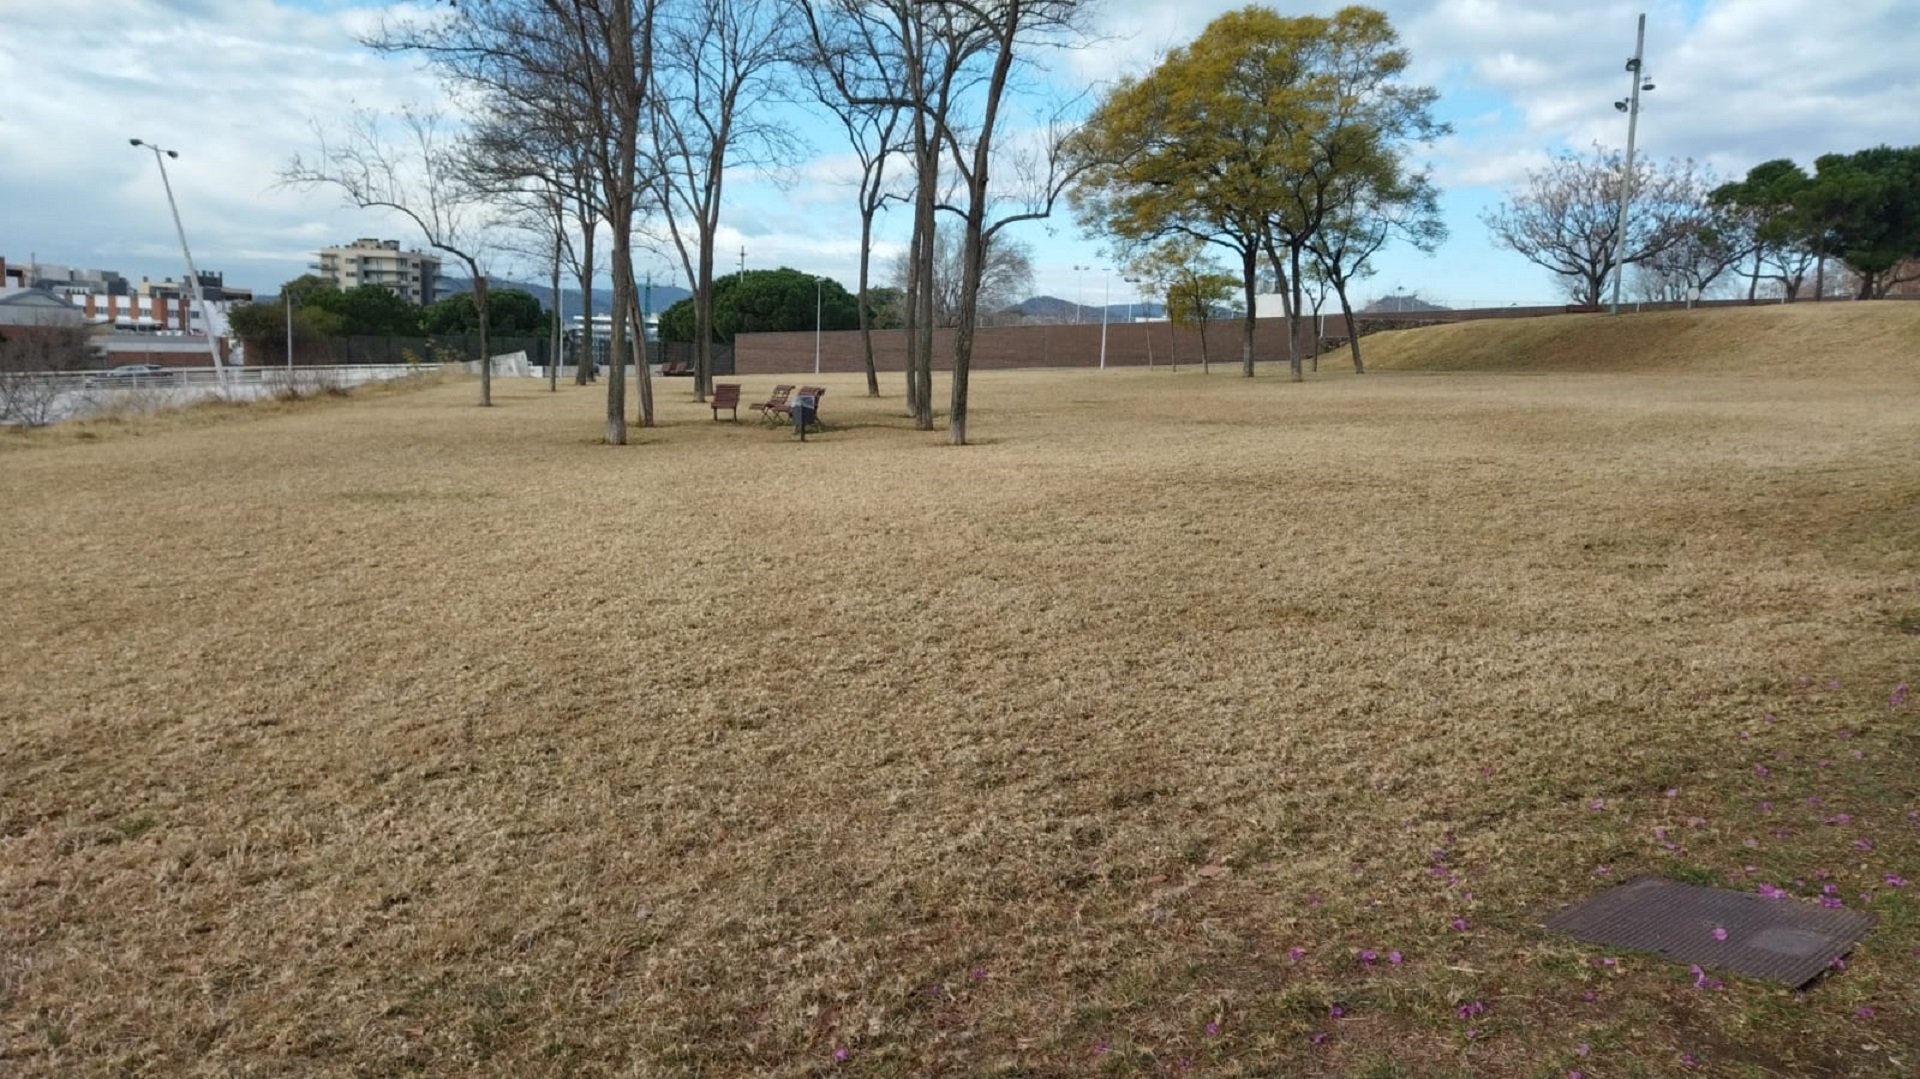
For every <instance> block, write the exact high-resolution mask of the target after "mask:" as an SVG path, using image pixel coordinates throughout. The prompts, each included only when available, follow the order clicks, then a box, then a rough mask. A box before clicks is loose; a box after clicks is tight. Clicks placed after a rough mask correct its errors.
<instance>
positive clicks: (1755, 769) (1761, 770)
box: [1753, 764, 1773, 779]
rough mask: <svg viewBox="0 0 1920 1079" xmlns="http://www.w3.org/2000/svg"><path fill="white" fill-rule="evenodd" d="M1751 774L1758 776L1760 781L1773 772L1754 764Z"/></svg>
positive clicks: (1762, 765)
mask: <svg viewBox="0 0 1920 1079" xmlns="http://www.w3.org/2000/svg"><path fill="white" fill-rule="evenodd" d="M1753 774H1754V775H1757V776H1759V777H1760V778H1761V779H1765V778H1767V777H1768V776H1770V775H1772V774H1773V770H1772V769H1770V768H1768V767H1767V766H1766V765H1764V764H1756V765H1754V766H1753Z"/></svg>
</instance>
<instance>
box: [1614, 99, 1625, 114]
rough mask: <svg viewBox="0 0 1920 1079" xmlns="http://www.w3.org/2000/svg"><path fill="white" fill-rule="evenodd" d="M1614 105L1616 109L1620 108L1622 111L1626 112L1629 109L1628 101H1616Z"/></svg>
mask: <svg viewBox="0 0 1920 1079" xmlns="http://www.w3.org/2000/svg"><path fill="white" fill-rule="evenodd" d="M1613 107H1614V108H1616V109H1619V110H1620V111H1621V112H1625V111H1627V103H1626V102H1624V101H1616V102H1614V103H1613Z"/></svg>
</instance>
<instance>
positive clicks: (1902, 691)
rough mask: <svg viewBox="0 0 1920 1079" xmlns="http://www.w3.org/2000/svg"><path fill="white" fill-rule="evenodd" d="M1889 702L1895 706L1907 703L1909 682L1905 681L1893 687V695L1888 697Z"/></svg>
mask: <svg viewBox="0 0 1920 1079" xmlns="http://www.w3.org/2000/svg"><path fill="white" fill-rule="evenodd" d="M1887 703H1888V704H1890V705H1893V706H1894V707H1895V708H1898V707H1900V706H1901V705H1903V704H1905V703H1907V684H1906V683H1905V682H1902V683H1900V684H1899V685H1897V686H1895V687H1893V695H1892V696H1891V697H1888V698H1887Z"/></svg>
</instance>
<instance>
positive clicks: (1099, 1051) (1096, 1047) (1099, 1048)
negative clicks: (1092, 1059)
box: [1093, 1038, 1113, 1057]
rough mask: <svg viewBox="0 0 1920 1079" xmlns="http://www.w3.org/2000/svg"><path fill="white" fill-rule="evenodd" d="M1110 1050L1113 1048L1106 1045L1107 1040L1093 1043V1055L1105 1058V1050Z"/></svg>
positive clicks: (1102, 1039) (1103, 1039)
mask: <svg viewBox="0 0 1920 1079" xmlns="http://www.w3.org/2000/svg"><path fill="white" fill-rule="evenodd" d="M1111 1048H1113V1046H1112V1045H1110V1044H1108V1042H1107V1039H1105V1038H1101V1039H1100V1040H1099V1041H1097V1042H1094V1043H1093V1055H1094V1056H1102V1057H1103V1056H1106V1055H1107V1050H1109V1049H1111Z"/></svg>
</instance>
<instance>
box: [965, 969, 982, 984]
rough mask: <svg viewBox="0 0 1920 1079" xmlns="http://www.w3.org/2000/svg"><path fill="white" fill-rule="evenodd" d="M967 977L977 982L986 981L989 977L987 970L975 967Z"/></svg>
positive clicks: (968, 972)
mask: <svg viewBox="0 0 1920 1079" xmlns="http://www.w3.org/2000/svg"><path fill="white" fill-rule="evenodd" d="M967 977H969V978H972V979H973V980H974V981H976V982H978V981H985V980H986V977H987V968H985V967H975V968H973V969H972V970H970V971H967Z"/></svg>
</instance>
